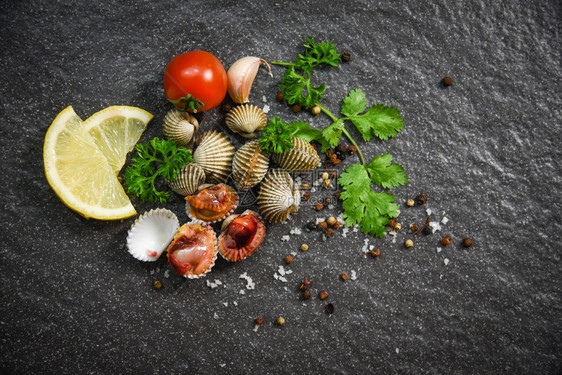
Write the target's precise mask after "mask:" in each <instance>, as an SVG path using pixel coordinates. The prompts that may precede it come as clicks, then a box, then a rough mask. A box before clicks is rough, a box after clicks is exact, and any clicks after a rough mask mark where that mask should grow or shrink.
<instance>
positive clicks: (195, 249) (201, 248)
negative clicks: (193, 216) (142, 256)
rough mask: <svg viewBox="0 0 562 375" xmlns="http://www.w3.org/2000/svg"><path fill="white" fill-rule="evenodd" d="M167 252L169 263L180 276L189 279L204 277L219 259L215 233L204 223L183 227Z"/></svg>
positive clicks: (188, 224) (189, 224)
mask: <svg viewBox="0 0 562 375" xmlns="http://www.w3.org/2000/svg"><path fill="white" fill-rule="evenodd" d="M167 251H168V263H169V264H170V266H171V267H172V268H173V269H174V271H176V273H177V274H178V275H180V276H183V277H187V278H189V279H197V278H199V277H203V276H205V275H206V274H207V272H209V271H210V270H211V268H212V267H213V266H214V265H215V260H216V259H217V253H218V249H217V237H216V234H215V231H214V230H213V228H211V227H210V226H208V225H206V224H204V223H196V222H194V223H187V224H185V225H182V226H181V228H179V230H178V231H177V233H176V234H175V235H174V239H173V240H172V243H170V245H169V246H168V248H167Z"/></svg>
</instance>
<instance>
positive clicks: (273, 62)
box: [271, 61, 297, 66]
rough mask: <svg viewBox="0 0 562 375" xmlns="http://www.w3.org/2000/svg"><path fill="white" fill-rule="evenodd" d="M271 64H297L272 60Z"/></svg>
mask: <svg viewBox="0 0 562 375" xmlns="http://www.w3.org/2000/svg"><path fill="white" fill-rule="evenodd" d="M271 64H272V65H283V66H297V64H295V63H290V62H284V61H272V62H271Z"/></svg>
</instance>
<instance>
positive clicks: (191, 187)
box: [166, 163, 205, 197]
mask: <svg viewBox="0 0 562 375" xmlns="http://www.w3.org/2000/svg"><path fill="white" fill-rule="evenodd" d="M166 182H167V183H168V186H169V187H170V188H171V189H172V190H173V191H175V192H176V193H178V194H179V195H183V196H184V197H185V196H186V195H191V194H193V193H195V192H196V191H197V188H199V186H201V184H202V183H204V182H205V171H204V170H203V168H201V167H200V166H198V165H197V164H195V163H187V164H186V165H185V166H184V167H183V168H182V169H180V171H179V173H178V177H176V179H175V180H173V181H166Z"/></svg>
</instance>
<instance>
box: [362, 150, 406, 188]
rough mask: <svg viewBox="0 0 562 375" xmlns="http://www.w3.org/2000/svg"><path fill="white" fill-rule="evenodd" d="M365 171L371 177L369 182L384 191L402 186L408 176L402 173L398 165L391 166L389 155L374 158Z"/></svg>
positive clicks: (390, 156)
mask: <svg viewBox="0 0 562 375" xmlns="http://www.w3.org/2000/svg"><path fill="white" fill-rule="evenodd" d="M367 171H368V172H369V176H371V181H372V182H373V183H375V184H377V185H379V186H382V187H383V188H385V189H390V188H391V187H397V186H399V185H404V184H406V183H407V182H408V176H407V175H406V173H404V172H403V168H402V166H401V165H400V164H396V163H394V164H392V155H390V154H389V153H386V154H381V155H379V156H377V157H376V158H374V159H373V160H372V161H371V162H370V163H369V165H367Z"/></svg>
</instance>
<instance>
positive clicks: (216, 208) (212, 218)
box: [185, 184, 239, 223]
mask: <svg viewBox="0 0 562 375" xmlns="http://www.w3.org/2000/svg"><path fill="white" fill-rule="evenodd" d="M185 200H186V201H187V203H186V206H185V210H186V212H187V214H188V215H189V217H190V218H192V219H197V220H202V221H204V222H207V223H214V222H217V221H219V220H222V219H224V218H225V217H226V216H228V215H230V214H231V213H232V212H233V211H234V210H235V209H236V207H237V206H238V202H239V197H238V194H237V193H236V191H234V189H233V188H231V187H230V186H227V185H225V184H218V185H214V186H211V187H202V188H201V189H200V190H199V192H198V193H197V194H196V195H188V196H187V197H185Z"/></svg>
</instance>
